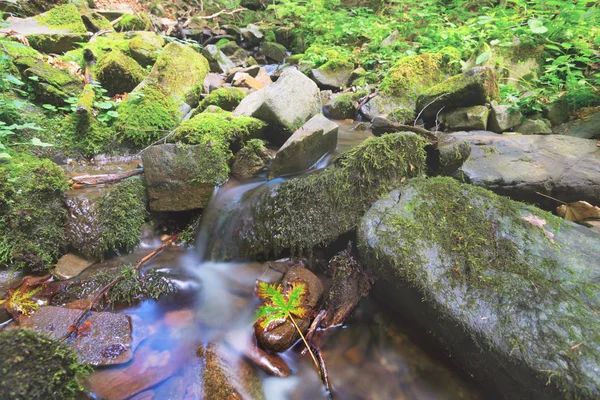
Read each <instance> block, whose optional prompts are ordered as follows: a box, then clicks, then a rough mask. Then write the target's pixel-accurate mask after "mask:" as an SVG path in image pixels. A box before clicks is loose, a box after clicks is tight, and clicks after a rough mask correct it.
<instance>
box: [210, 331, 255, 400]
mask: <svg viewBox="0 0 600 400" xmlns="http://www.w3.org/2000/svg"><path fill="white" fill-rule="evenodd" d="M199 355H201V357H202V358H203V359H204V371H203V374H202V381H203V388H202V392H203V395H204V396H203V398H205V399H256V400H261V399H264V394H263V391H262V384H261V381H260V378H259V376H258V374H257V373H256V372H255V371H254V370H253V369H252V367H251V366H250V365H249V364H248V362H247V361H245V360H244V359H242V358H240V357H239V356H237V355H236V354H233V353H232V352H228V351H227V349H226V348H224V347H223V346H218V345H216V344H213V343H211V344H209V345H208V346H207V347H206V349H202V350H201V351H199Z"/></svg>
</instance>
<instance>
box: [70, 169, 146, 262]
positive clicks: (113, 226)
mask: <svg viewBox="0 0 600 400" xmlns="http://www.w3.org/2000/svg"><path fill="white" fill-rule="evenodd" d="M146 203H147V197H146V189H145V187H144V182H143V181H142V179H141V178H140V177H132V178H128V179H125V180H123V181H121V182H119V183H116V184H114V185H113V186H111V187H110V188H108V189H107V190H106V191H105V192H104V193H103V194H102V195H101V196H100V197H99V198H97V199H92V200H91V199H88V198H72V199H69V200H68V202H67V206H68V208H69V214H68V218H67V222H66V225H65V226H66V228H65V231H66V235H67V239H68V241H69V244H70V246H71V247H72V248H74V249H75V250H77V251H78V252H79V253H80V254H82V255H83V256H85V257H89V258H104V257H106V256H110V255H115V254H122V253H123V252H131V251H133V250H134V249H135V247H136V246H137V245H138V244H139V242H140V234H141V228H142V225H143V224H144V221H145V219H146Z"/></svg>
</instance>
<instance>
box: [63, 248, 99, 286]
mask: <svg viewBox="0 0 600 400" xmlns="http://www.w3.org/2000/svg"><path fill="white" fill-rule="evenodd" d="M94 263H95V261H89V260H86V259H85V258H83V257H80V256H78V255H77V254H73V253H67V254H65V255H64V256H62V257H61V258H60V259H59V260H58V262H57V263H56V268H55V269H54V276H56V277H57V278H58V279H62V280H66V279H72V278H75V277H76V276H78V275H79V274H80V273H82V272H83V271H84V270H85V269H86V268H88V267H89V266H91V265H92V264H94Z"/></svg>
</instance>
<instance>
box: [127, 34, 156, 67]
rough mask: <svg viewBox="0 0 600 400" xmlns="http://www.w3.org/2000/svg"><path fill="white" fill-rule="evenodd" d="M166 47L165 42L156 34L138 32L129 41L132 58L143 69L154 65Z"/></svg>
mask: <svg viewBox="0 0 600 400" xmlns="http://www.w3.org/2000/svg"><path fill="white" fill-rule="evenodd" d="M164 45H165V40H164V39H163V38H162V37H161V36H159V35H157V34H156V33H154V32H136V33H135V35H134V36H133V37H132V38H131V40H130V41H129V53H130V55H131V58H133V59H134V60H135V61H137V62H138V63H139V64H140V65H141V66H142V67H147V66H151V65H154V63H155V62H156V60H157V59H158V56H159V55H160V52H161V50H162V48H163V46H164Z"/></svg>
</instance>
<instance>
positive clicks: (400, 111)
mask: <svg viewBox="0 0 600 400" xmlns="http://www.w3.org/2000/svg"><path fill="white" fill-rule="evenodd" d="M387 117H388V119H389V120H390V121H392V122H397V123H399V124H404V125H411V124H412V123H413V122H414V121H415V117H416V113H415V110H414V108H409V107H398V108H394V109H393V110H392V111H391V112H390V113H389V114H388V115H387Z"/></svg>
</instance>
